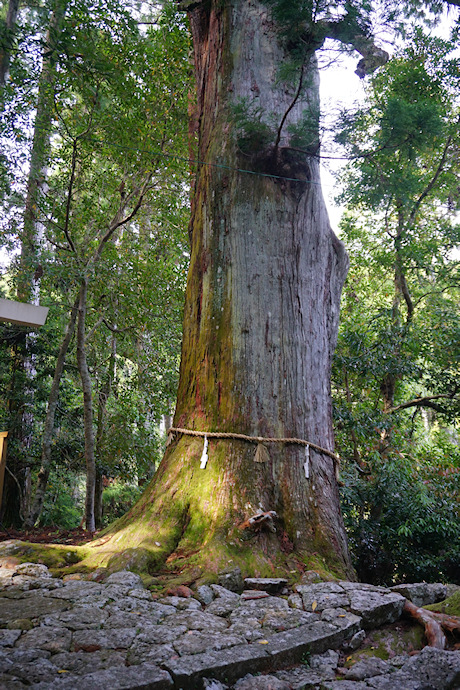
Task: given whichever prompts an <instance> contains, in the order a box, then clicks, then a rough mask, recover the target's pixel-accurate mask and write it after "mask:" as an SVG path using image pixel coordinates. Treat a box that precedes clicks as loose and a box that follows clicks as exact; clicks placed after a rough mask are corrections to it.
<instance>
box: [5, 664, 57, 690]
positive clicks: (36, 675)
mask: <svg viewBox="0 0 460 690" xmlns="http://www.w3.org/2000/svg"><path fill="white" fill-rule="evenodd" d="M58 670H59V669H58V668H57V667H56V666H55V665H54V664H53V663H52V662H51V661H49V660H48V659H43V658H35V659H34V660H33V661H30V662H25V661H22V662H13V664H12V665H11V666H10V667H9V669H8V674H9V675H10V676H14V677H16V678H18V679H19V680H20V681H24V682H26V683H27V685H29V684H34V683H41V682H45V683H50V682H52V681H53V680H54V678H55V677H56V675H57V673H58Z"/></svg>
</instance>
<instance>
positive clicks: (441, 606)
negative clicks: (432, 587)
mask: <svg viewBox="0 0 460 690" xmlns="http://www.w3.org/2000/svg"><path fill="white" fill-rule="evenodd" d="M423 608H425V609H428V610H429V611H437V612H438V613H447V614H449V615H450V616H460V589H459V590H458V591H457V592H455V593H454V594H452V596H450V597H448V598H447V599H444V601H440V602H439V603H438V604H430V605H429V606H424V607H423Z"/></svg>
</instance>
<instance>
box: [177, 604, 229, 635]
mask: <svg viewBox="0 0 460 690" xmlns="http://www.w3.org/2000/svg"><path fill="white" fill-rule="evenodd" d="M208 610H209V607H208ZM168 625H173V626H178V625H185V626H186V627H187V628H189V629H190V630H205V631H207V632H220V631H221V630H226V629H227V628H228V622H227V621H226V620H223V619H222V618H220V617H219V616H214V615H213V614H211V613H208V611H206V613H204V612H203V611H183V612H182V613H176V615H175V616H171V617H170V618H169V619H168Z"/></svg>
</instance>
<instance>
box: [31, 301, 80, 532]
mask: <svg viewBox="0 0 460 690" xmlns="http://www.w3.org/2000/svg"><path fill="white" fill-rule="evenodd" d="M78 304H79V296H78V298H77V301H76V302H75V304H74V305H73V307H72V311H71V312H70V319H69V321H68V323H67V326H66V330H65V334H64V339H63V341H62V343H61V347H60V348H59V352H58V356H57V360H56V368H55V370H54V377H53V383H52V384H51V390H50V394H49V398H48V407H47V410H46V419H45V426H44V429H43V436H42V462H41V467H40V471H39V473H38V477H37V485H36V487H35V493H34V497H33V501H32V506H31V508H30V510H29V512H28V514H27V516H26V519H25V521H24V527H26V528H30V527H33V526H34V524H35V523H36V522H37V520H38V519H39V517H40V515H41V513H42V510H43V503H44V500H45V495H46V488H47V485H48V478H49V474H50V469H51V442H52V438H53V430H54V418H55V416H56V408H57V404H58V400H59V385H60V382H61V378H62V373H63V371H64V364H65V360H66V355H67V350H68V349H69V345H70V342H71V340H72V337H73V334H74V332H75V323H76V319H77V312H78Z"/></svg>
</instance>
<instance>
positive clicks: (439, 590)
mask: <svg viewBox="0 0 460 690" xmlns="http://www.w3.org/2000/svg"><path fill="white" fill-rule="evenodd" d="M391 590H392V592H397V593H398V594H401V595H402V596H403V597H406V599H409V600H410V601H412V603H413V604H415V606H427V604H436V603H437V602H438V601H443V599H445V598H446V595H447V587H446V585H443V584H442V583H440V582H434V583H428V582H418V583H416V584H412V585H396V586H395V587H392V588H391Z"/></svg>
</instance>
